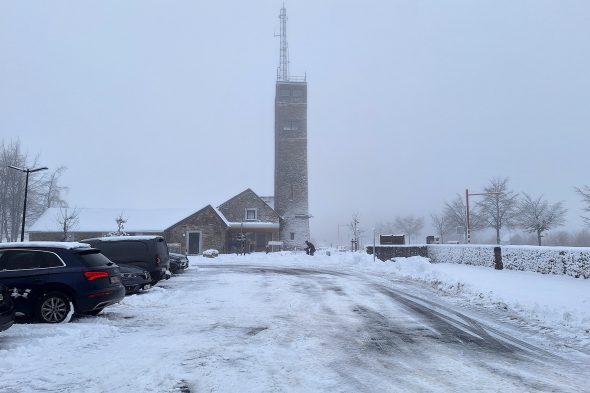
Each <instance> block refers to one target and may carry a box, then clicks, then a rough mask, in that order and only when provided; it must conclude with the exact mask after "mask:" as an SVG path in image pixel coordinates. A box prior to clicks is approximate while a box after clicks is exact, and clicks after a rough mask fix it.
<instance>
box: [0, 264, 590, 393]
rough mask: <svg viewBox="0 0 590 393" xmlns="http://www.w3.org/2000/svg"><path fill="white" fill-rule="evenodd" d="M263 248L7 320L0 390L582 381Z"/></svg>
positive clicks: (521, 387) (540, 354)
mask: <svg viewBox="0 0 590 393" xmlns="http://www.w3.org/2000/svg"><path fill="white" fill-rule="evenodd" d="M302 257H303V258H306V257H307V256H305V255H302ZM262 258H264V261H265V262H266V263H262V264H261V263H260V262H261V260H262ZM272 258H273V257H272V256H262V257H260V258H259V259H257V257H256V256H244V257H242V259H236V258H235V257H233V258H227V259H224V257H223V256H222V257H219V258H217V259H206V258H201V257H198V258H192V260H191V264H192V265H193V266H192V267H191V268H189V269H188V270H187V271H185V272H184V273H182V274H179V275H175V276H173V277H172V278H171V279H170V280H168V281H163V282H160V283H159V284H158V285H157V286H156V287H154V288H152V289H150V290H149V291H147V292H145V293H141V294H138V295H132V296H127V297H126V298H125V299H124V300H123V301H122V302H121V303H120V304H118V305H114V306H111V307H109V308H107V309H105V310H104V311H103V313H101V314H100V315H98V316H96V317H90V316H88V317H81V318H77V319H74V320H73V321H72V322H71V323H66V324H54V325H48V324H20V323H19V324H16V325H14V326H13V327H12V328H10V329H9V330H7V331H5V332H3V333H1V334H0V363H1V364H2V367H3V382H2V384H1V385H0V392H2V393H8V392H10V393H12V392H15V393H16V392H19V393H20V392H37V391H47V392H58V391H59V392H80V391H85V392H184V393H186V392H199V391H216V392H237V391H248V392H269V391H275V392H310V391H326V392H328V391H330V392H333V391H340V392H358V391H375V392H377V391H400V392H401V391H408V390H410V391H436V390H440V391H457V390H466V391H469V390H473V389H474V388H476V387H483V389H484V390H490V389H491V390H496V389H498V390H507V391H532V390H534V391H583V390H584V389H585V385H584V383H582V382H583V378H582V377H583V372H584V369H583V367H581V366H580V365H579V364H576V363H575V362H573V361H570V360H567V359H564V358H562V357H561V354H556V353H554V352H552V349H551V348H548V347H547V345H546V342H543V341H539V340H536V339H535V338H534V336H532V335H528V336H525V335H523V334H522V333H520V332H519V331H518V329H515V327H514V326H510V325H498V324H496V323H493V322H490V320H488V318H487V317H485V315H484V316H483V317H482V315H480V314H473V312H467V311H464V310H461V311H454V309H452V308H449V306H447V305H444V303H439V302H441V301H440V300H436V298H435V297H432V298H430V300H429V299H428V298H426V297H425V296H428V292H425V291H424V290H423V289H419V288H415V287H413V286H412V285H411V284H410V283H403V282H397V283H390V284H389V283H387V282H386V281H383V280H380V279H379V277H376V276H367V275H364V274H360V273H355V272H354V271H352V272H351V271H350V270H347V269H344V268H343V269H337V268H335V266H332V267H331V268H330V269H323V268H321V267H312V266H309V265H305V264H302V265H300V266H296V265H295V266H282V267H281V266H274V267H273V266H271V265H269V264H268V262H269V261H270V260H271V259H272ZM276 258H280V256H277V257H276ZM307 258H309V257H307ZM230 259H231V261H230ZM296 259H297V258H296V257H290V259H289V260H290V261H293V262H296ZM236 260H237V261H238V262H236ZM307 260H309V259H307ZM196 264H199V265H201V267H200V268H197V267H196V266H195V265H196ZM433 301H434V302H437V303H432V302H433ZM428 302H431V303H428ZM433 304H434V305H433ZM449 310H451V311H452V312H451V311H449ZM586 371H587V370H586Z"/></svg>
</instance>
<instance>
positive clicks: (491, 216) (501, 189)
mask: <svg viewBox="0 0 590 393" xmlns="http://www.w3.org/2000/svg"><path fill="white" fill-rule="evenodd" d="M484 192H485V193H493V194H490V195H484V196H483V199H482V200H480V201H478V202H477V207H478V212H479V213H478V214H479V217H480V218H481V219H482V220H483V221H484V222H485V223H486V224H487V225H488V226H489V227H491V228H493V229H494V230H495V231H496V244H500V240H501V238H500V231H501V230H502V228H505V227H511V226H513V225H514V222H515V221H514V220H515V218H516V207H517V204H518V194H516V193H515V192H514V191H511V190H509V189H508V178H507V177H505V178H503V179H502V178H499V177H496V178H493V179H491V180H490V182H489V184H488V186H487V187H485V188H484Z"/></svg>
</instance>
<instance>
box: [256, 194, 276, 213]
mask: <svg viewBox="0 0 590 393" xmlns="http://www.w3.org/2000/svg"><path fill="white" fill-rule="evenodd" d="M260 199H262V200H263V201H264V203H266V204H267V205H268V206H270V208H271V209H273V210H274V209H275V197H274V196H261V197H260Z"/></svg>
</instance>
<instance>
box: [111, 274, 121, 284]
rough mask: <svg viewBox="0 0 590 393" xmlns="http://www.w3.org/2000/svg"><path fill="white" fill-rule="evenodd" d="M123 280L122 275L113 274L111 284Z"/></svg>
mask: <svg viewBox="0 0 590 393" xmlns="http://www.w3.org/2000/svg"><path fill="white" fill-rule="evenodd" d="M120 282H121V277H120V276H112V277H111V284H118V283H120Z"/></svg>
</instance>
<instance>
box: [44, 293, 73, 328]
mask: <svg viewBox="0 0 590 393" xmlns="http://www.w3.org/2000/svg"><path fill="white" fill-rule="evenodd" d="M70 309H71V303H70V298H69V297H68V296H67V295H66V294H64V293H62V292H49V293H47V294H45V295H43V297H42V298H41V299H40V300H39V303H38V305H37V316H38V317H39V319H40V320H41V321H42V322H45V323H60V322H63V321H65V320H66V318H67V317H68V315H69V313H70Z"/></svg>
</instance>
